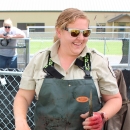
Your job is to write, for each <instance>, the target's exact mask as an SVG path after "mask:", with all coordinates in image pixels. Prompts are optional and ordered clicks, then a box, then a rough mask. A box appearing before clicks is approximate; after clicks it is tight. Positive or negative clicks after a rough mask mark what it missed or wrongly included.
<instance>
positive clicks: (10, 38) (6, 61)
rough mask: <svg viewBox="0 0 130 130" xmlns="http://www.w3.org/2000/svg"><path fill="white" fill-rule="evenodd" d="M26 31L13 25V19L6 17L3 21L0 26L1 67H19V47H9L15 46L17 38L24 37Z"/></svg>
mask: <svg viewBox="0 0 130 130" xmlns="http://www.w3.org/2000/svg"><path fill="white" fill-rule="evenodd" d="M24 37H25V33H24V32H23V31H22V30H20V29H18V28H16V27H13V23H12V21H11V19H6V20H4V22H3V27H1V28H0V38H3V39H0V47H7V49H6V48H0V68H17V49H16V48H8V47H15V46H16V44H17V39H15V38H24Z"/></svg>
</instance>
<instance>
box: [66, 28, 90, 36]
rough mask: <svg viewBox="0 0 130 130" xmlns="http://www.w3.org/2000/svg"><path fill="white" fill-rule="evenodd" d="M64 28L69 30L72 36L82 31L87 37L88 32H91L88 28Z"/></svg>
mask: <svg viewBox="0 0 130 130" xmlns="http://www.w3.org/2000/svg"><path fill="white" fill-rule="evenodd" d="M64 30H66V31H68V32H70V34H71V36H72V37H77V36H78V35H79V34H80V33H82V34H83V36H84V37H88V36H89V35H90V33H91V30H90V29H87V30H79V29H70V28H64Z"/></svg>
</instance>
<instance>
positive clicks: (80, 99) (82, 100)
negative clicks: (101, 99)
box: [76, 96, 89, 102]
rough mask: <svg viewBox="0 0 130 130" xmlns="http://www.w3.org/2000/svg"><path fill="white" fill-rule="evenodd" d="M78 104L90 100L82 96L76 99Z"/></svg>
mask: <svg viewBox="0 0 130 130" xmlns="http://www.w3.org/2000/svg"><path fill="white" fill-rule="evenodd" d="M76 100H77V102H87V101H88V100H89V99H88V97H85V96H80V97H77V98H76Z"/></svg>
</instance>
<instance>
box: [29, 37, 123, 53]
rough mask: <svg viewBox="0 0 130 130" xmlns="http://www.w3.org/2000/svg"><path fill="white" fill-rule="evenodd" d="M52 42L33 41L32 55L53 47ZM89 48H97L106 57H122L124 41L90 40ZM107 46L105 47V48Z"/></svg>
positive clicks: (31, 43) (31, 46) (31, 44)
mask: <svg viewBox="0 0 130 130" xmlns="http://www.w3.org/2000/svg"><path fill="white" fill-rule="evenodd" d="M52 44H53V42H52V41H47V40H46V41H42V40H41V41H40V40H38V41H31V42H30V53H31V54H34V53H36V52H38V51H39V50H41V49H45V48H48V47H51V46H52ZM87 45H88V47H89V48H95V49H97V50H98V51H99V52H101V53H103V54H105V55H122V41H121V40H107V41H106V43H105V41H104V40H89V41H88V42H87ZM104 45H105V46H104Z"/></svg>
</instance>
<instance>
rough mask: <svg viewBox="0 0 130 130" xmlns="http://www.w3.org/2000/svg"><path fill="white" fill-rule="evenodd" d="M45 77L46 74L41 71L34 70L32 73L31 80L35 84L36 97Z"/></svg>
mask: <svg viewBox="0 0 130 130" xmlns="http://www.w3.org/2000/svg"><path fill="white" fill-rule="evenodd" d="M45 76H46V73H45V72H44V71H43V70H42V69H41V70H36V71H35V73H34V76H33V79H34V80H35V82H36V88H35V91H36V97H38V95H39V92H40V89H41V87H42V84H43V81H44V78H45Z"/></svg>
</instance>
